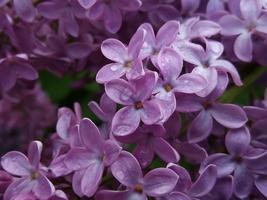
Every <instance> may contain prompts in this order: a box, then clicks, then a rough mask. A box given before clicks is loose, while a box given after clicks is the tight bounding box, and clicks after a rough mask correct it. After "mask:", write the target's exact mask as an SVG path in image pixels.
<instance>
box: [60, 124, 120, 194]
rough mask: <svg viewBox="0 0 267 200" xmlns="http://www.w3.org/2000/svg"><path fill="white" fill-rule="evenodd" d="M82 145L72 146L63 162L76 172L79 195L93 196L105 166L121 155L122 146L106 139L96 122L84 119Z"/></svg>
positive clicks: (81, 135)
mask: <svg viewBox="0 0 267 200" xmlns="http://www.w3.org/2000/svg"><path fill="white" fill-rule="evenodd" d="M79 133H80V137H81V142H82V145H81V146H80V147H74V148H72V149H71V150H70V151H69V152H68V153H67V154H66V156H65V158H64V160H63V162H64V164H65V165H66V167H67V168H68V169H70V170H72V171H73V172H74V175H73V178H72V187H73V190H74V191H75V193H76V194H77V195H79V196H83V195H85V196H87V197H91V196H93V195H94V193H95V192H96V190H97V189H98V186H99V184H100V182H101V179H102V175H103V172H104V167H105V166H109V165H111V164H112V163H113V162H114V161H115V160H116V159H117V158H118V156H119V154H120V152H121V147H119V146H118V145H117V144H116V143H115V142H114V141H112V140H107V141H105V140H104V139H103V138H102V137H101V135H100V132H99V130H98V128H97V127H96V126H95V125H94V123H93V122H92V121H91V120H89V119H83V120H82V121H81V122H80V125H79Z"/></svg>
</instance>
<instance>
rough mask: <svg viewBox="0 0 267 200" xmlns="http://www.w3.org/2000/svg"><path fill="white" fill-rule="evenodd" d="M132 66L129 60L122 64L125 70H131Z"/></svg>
mask: <svg viewBox="0 0 267 200" xmlns="http://www.w3.org/2000/svg"><path fill="white" fill-rule="evenodd" d="M132 66H133V61H132V60H129V61H126V62H125V63H124V67H126V68H131V67H132Z"/></svg>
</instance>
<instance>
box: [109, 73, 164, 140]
mask: <svg viewBox="0 0 267 200" xmlns="http://www.w3.org/2000/svg"><path fill="white" fill-rule="evenodd" d="M157 79H158V75H157V73H155V72H149V71H148V72H146V74H145V75H144V76H142V77H141V78H139V79H136V80H132V81H128V82H127V81H125V80H123V79H117V80H113V81H110V82H108V83H107V84H106V85H105V91H106V94H107V95H108V96H109V98H110V99H112V100H113V101H115V102H116V103H119V104H122V105H124V106H125V107H123V108H121V109H120V110H119V111H117V113H116V114H115V116H114V117H113V120H112V127H111V130H112V132H113V134H114V135H115V136H126V135H129V134H131V133H133V132H134V131H135V130H136V129H137V128H138V126H139V124H140V121H142V122H144V124H147V125H151V124H154V123H156V122H158V121H159V120H160V119H161V112H160V108H159V105H158V102H157V100H156V99H153V98H151V96H152V91H153V89H154V88H155V85H156V82H157Z"/></svg>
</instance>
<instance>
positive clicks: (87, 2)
mask: <svg viewBox="0 0 267 200" xmlns="http://www.w3.org/2000/svg"><path fill="white" fill-rule="evenodd" d="M77 1H78V2H79V4H80V5H81V6H82V7H83V8H84V9H89V8H91V7H92V6H93V5H94V4H95V3H96V2H97V0H77Z"/></svg>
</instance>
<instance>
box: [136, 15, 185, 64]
mask: <svg viewBox="0 0 267 200" xmlns="http://www.w3.org/2000/svg"><path fill="white" fill-rule="evenodd" d="M179 27H180V24H179V22H178V21H174V20H172V21H168V22H166V23H165V24H164V25H163V26H162V27H161V28H160V29H159V30H158V32H157V35H156V36H155V33H154V30H153V27H152V26H151V25H150V24H149V23H144V24H142V25H141V26H140V27H139V28H138V29H139V30H145V31H146V37H145V41H144V44H143V46H142V49H141V53H140V57H142V58H146V57H148V56H151V59H152V62H153V63H154V64H155V63H156V57H157V54H158V53H159V52H160V50H161V49H162V48H163V47H167V46H170V44H171V43H172V42H173V41H174V39H175V37H176V35H177V34H178V31H179ZM155 65H156V64H155Z"/></svg>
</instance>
